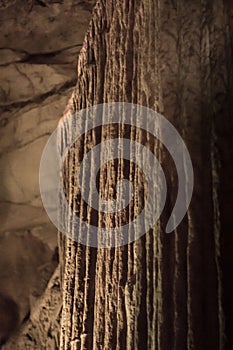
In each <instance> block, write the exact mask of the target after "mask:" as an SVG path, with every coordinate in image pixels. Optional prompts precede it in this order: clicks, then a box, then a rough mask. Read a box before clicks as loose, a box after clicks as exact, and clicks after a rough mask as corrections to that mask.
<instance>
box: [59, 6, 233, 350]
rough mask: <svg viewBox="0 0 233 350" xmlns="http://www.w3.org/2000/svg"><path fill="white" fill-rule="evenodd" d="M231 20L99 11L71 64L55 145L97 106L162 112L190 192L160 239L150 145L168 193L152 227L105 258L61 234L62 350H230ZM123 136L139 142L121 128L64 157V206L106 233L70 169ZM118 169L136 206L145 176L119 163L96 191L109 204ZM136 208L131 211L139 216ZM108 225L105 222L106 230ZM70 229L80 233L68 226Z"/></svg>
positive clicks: (85, 141)
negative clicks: (159, 190)
mask: <svg viewBox="0 0 233 350" xmlns="http://www.w3.org/2000/svg"><path fill="white" fill-rule="evenodd" d="M232 10H233V6H232V4H231V2H230V1H223V0H214V1H208V0H204V1H183V0H178V1H165V0H162V1H156V0H143V1H137V0H136V1H127V0H116V1H115V0H114V1H113V0H109V1H99V2H98V3H97V5H96V8H95V10H94V13H93V18H92V21H91V23H90V27H89V30H88V33H87V35H86V38H85V41H84V45H83V49H82V50H81V53H80V56H79V61H78V80H77V86H76V89H75V91H74V94H73V96H72V98H71V100H70V103H69V105H68V107H67V110H66V113H65V116H64V117H63V122H64V123H61V124H60V136H61V137H60V141H59V142H60V144H61V147H62V144H63V143H64V140H66V139H67V138H69V137H71V135H72V133H73V132H74V126H73V125H70V124H69V122H68V117H69V115H72V114H74V113H75V112H76V111H79V110H81V109H84V108H86V107H89V106H92V105H96V104H100V103H103V102H113V101H120V102H132V103H136V104H139V105H143V106H146V107H150V108H152V109H154V110H156V111H158V112H160V113H162V114H163V115H164V116H165V117H166V118H167V119H168V120H169V121H170V122H172V123H173V125H174V126H175V127H176V128H177V130H178V131H179V132H180V134H181V136H182V137H183V139H184V140H185V142H186V145H187V147H188V149H189V152H190V155H191V158H192V162H193V167H194V180H195V185H194V192H193V198H192V201H191V205H190V207H189V210H188V213H187V215H186V217H185V218H184V219H183V221H182V223H181V224H180V225H179V227H178V228H177V229H176V230H175V231H174V232H173V233H172V234H169V235H167V234H166V233H165V230H164V227H165V224H166V222H167V220H168V218H169V215H170V213H171V209H172V207H173V205H174V201H175V198H176V195H177V176H176V169H175V168H174V164H173V162H172V159H170V157H169V155H168V154H167V152H166V150H165V149H164V148H162V147H161V145H157V144H156V141H155V142H154V145H153V147H154V148H155V149H156V153H157V157H158V158H159V160H160V162H161V165H162V166H163V167H164V168H165V173H166V180H167V184H168V189H169V191H168V198H167V202H166V206H165V209H164V211H163V214H162V216H161V219H160V220H159V221H158V222H157V224H156V225H155V226H154V228H153V229H151V230H150V231H149V232H148V233H147V234H146V235H144V236H143V237H141V238H140V239H138V240H136V241H135V242H133V243H130V244H128V245H124V246H122V247H117V248H111V249H103V248H102V249H100V248H99V249H97V248H92V247H88V246H85V245H81V244H79V243H77V242H76V241H74V240H72V239H70V238H67V237H65V236H64V235H63V234H61V235H60V260H61V263H62V280H63V282H62V283H63V311H62V318H61V344H60V349H62V350H63V349H64V350H65V349H66V350H68V349H82V350H84V349H139V350H140V349H159V350H167V349H177V350H180V349H190V350H191V349H195V350H196V349H231V348H232V344H233V343H232V342H233V339H232V335H231V327H232V322H233V308H232V302H231V295H232V292H233V279H232V267H233V262H232V257H231V249H232V247H233V242H232V235H231V231H232V223H231V208H232V204H233V203H232V183H231V176H232V166H231V164H230V159H231V156H232V152H233V148H232V136H231V133H232V101H233V98H232V97H233V96H232V91H233V89H232V88H233V86H232V84H233V79H232V78H233V76H232V59H233V56H232ZM127 133H128V137H129V139H131V140H133V139H135V137H137V136H138V135H137V133H136V131H135V130H133V131H132V130H131V131H129V130H128V131H127V130H125V129H123V130H119V129H118V128H115V129H114V128H112V129H108V130H105V129H104V130H101V128H100V129H98V130H95V132H93V133H87V135H86V136H85V137H83V138H82V139H80V140H78V141H77V142H76V143H75V144H74V146H73V147H72V150H71V151H70V152H69V154H68V156H67V157H66V160H65V165H64V169H63V170H64V172H63V176H64V188H65V192H66V195H67V199H68V202H69V204H70V205H71V206H72V209H76V210H77V211H78V212H79V214H80V215H81V216H82V217H83V218H84V219H85V220H86V221H87V222H89V220H95V222H98V223H99V224H100V225H104V224H106V221H107V219H106V220H105V221H104V219H103V217H101V215H100V214H99V215H98V212H97V213H93V212H92V210H91V209H90V208H88V207H87V206H86V205H85V203H84V202H83V201H82V199H81V198H80V193H79V192H78V189H77V184H76V182H75V181H76V180H75V170H74V169H75V168H76V167H78V166H79V164H80V162H81V160H82V158H83V156H84V155H85V154H86V153H87V151H88V150H90V149H91V147H93V146H94V145H96V144H98V143H99V142H101V141H102V140H103V139H104V137H112V135H118V136H121V135H123V134H124V135H126V134H127ZM106 135H107V136H106ZM144 136H145V135H144ZM140 137H141V136H140V135H139V140H140ZM147 137H148V138H149V136H148V135H147ZM141 138H143V137H141ZM147 141H148V143H149V139H146V140H144V142H145V143H146V142H147ZM127 166H128V168H127ZM124 167H126V168H127V169H128V173H127V174H128V176H129V179H131V180H132V181H133V182H134V186H135V188H136V191H137V195H138V199H139V202H140V203H139V204H140V205H142V204H143V198H144V196H145V195H146V189H143V188H140V190H139V187H140V185H141V184H142V174H141V173H140V170H139V169H137V168H136V167H133V166H131V165H129V164H128V165H125V164H122V163H121V161H120V160H118V162H117V163H116V162H115V163H114V162H110V163H109V164H108V166H107V168H106V167H105V168H104V169H103V171H102V175H101V174H100V180H99V185H100V188H99V190H100V192H101V191H102V193H103V194H104V195H105V196H106V198H110V199H111V198H113V197H114V193H112V192H111V191H110V190H109V188H111V186H113V187H114V184H116V181H117V179H119V176H120V178H121V175H122V174H125V173H124ZM101 176H102V181H101ZM103 179H104V180H103ZM137 186H139V187H137ZM140 205H139V206H140ZM138 208H139V207H138V203H136V202H135V205H134V207H133V209H134V210H135V213H137V210H140V208H139V209H138ZM135 213H134V214H135ZM63 215H64V213H63V212H62V211H61V213H60V220H62V219H63ZM118 219H119V218H118ZM101 220H102V221H101ZM115 220H116V218H114V216H112V217H110V223H109V225H110V227H111V225H114V223H115ZM120 220H122V221H121V222H124V220H125V217H124V213H123V214H122V218H120ZM67 231H71V233H72V234H73V235H75V234H76V233H75V232H72V225H71V227H67Z"/></svg>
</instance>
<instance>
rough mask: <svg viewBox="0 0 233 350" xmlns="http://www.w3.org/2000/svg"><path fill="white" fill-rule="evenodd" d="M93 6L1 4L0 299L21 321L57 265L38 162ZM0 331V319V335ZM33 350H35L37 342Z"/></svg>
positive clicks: (68, 89)
mask: <svg viewBox="0 0 233 350" xmlns="http://www.w3.org/2000/svg"><path fill="white" fill-rule="evenodd" d="M93 4H94V1H93V0H90V1H88V0H87V1H77V0H67V1H53V0H51V1H36V0H35V1H34V0H32V1H30V0H25V1H24V0H23V1H10V0H8V1H7V0H6V1H0V27H1V35H0V178H1V183H0V223H1V227H0V294H1V293H4V295H6V296H8V297H9V298H12V299H13V300H14V301H15V302H16V303H17V305H18V307H19V310H20V321H22V320H23V319H24V318H25V317H27V315H28V313H29V311H30V308H31V306H33V305H34V303H35V301H36V299H37V298H38V297H39V296H41V294H42V293H43V291H44V290H45V288H46V285H47V283H48V280H49V279H50V276H51V274H52V273H53V271H54V269H55V267H56V266H57V257H56V247H57V233H56V228H55V227H54V226H53V225H52V224H51V223H50V221H49V219H48V217H47V214H46V213H45V210H44V209H43V206H42V202H41V199H40V193H39V183H38V179H39V163H40V158H41V154H42V150H43V148H44V146H45V143H46V142H47V140H48V137H49V135H50V134H51V133H52V132H53V130H54V129H55V128H56V126H57V122H58V120H59V118H60V117H61V116H62V114H63V111H64V108H65V106H66V104H67V100H68V97H69V96H70V95H71V93H72V90H73V87H74V86H75V83H76V79H77V72H76V70H77V69H76V65H77V56H78V53H79V51H80V48H81V46H82V41H83V37H84V34H85V31H86V30H87V28H88V24H89V21H90V17H91V11H92V6H93ZM37 322H39V320H38V321H37ZM1 329H4V324H3V323H2V321H1V319H0V335H1ZM28 332H29V335H30V331H28ZM44 332H45V334H44V337H45V338H46V332H47V329H46V327H45V329H44ZM41 336H42V335H41ZM42 337H43V336H42ZM0 338H1V336H0ZM0 341H1V339H0ZM20 346H21V348H22V349H25V346H24V344H23V343H22V342H21V343H20V345H19V348H20ZM14 348H16V347H15V346H12V347H11V349H14ZM29 348H30V349H32V347H29ZM45 348H46V347H45ZM51 348H53V346H52V345H51ZM35 349H42V348H41V347H40V343H39V342H37V344H36V345H35ZM46 349H47V348H46Z"/></svg>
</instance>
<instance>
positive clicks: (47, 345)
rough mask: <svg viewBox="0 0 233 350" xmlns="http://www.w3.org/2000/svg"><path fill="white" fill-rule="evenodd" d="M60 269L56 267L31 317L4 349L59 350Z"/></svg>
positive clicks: (32, 310) (33, 308)
mask: <svg viewBox="0 0 233 350" xmlns="http://www.w3.org/2000/svg"><path fill="white" fill-rule="evenodd" d="M59 274H60V270H59V268H58V269H56V271H55V272H54V274H53V276H52V278H51V280H50V281H49V284H48V286H47V288H46V290H45V292H44V294H43V296H41V297H40V298H39V299H37V301H36V303H35V304H34V305H33V307H32V309H31V313H30V317H29V319H28V320H27V322H26V323H25V324H24V325H23V327H22V328H21V330H20V333H19V334H17V333H16V334H15V335H14V337H12V339H11V340H10V341H9V342H8V343H7V344H6V345H4V346H3V347H2V349H3V350H12V349H15V350H20V349H25V350H39V349H41V350H58V349H59V334H60V313H61V307H62V300H61V290H60V276H59Z"/></svg>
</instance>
